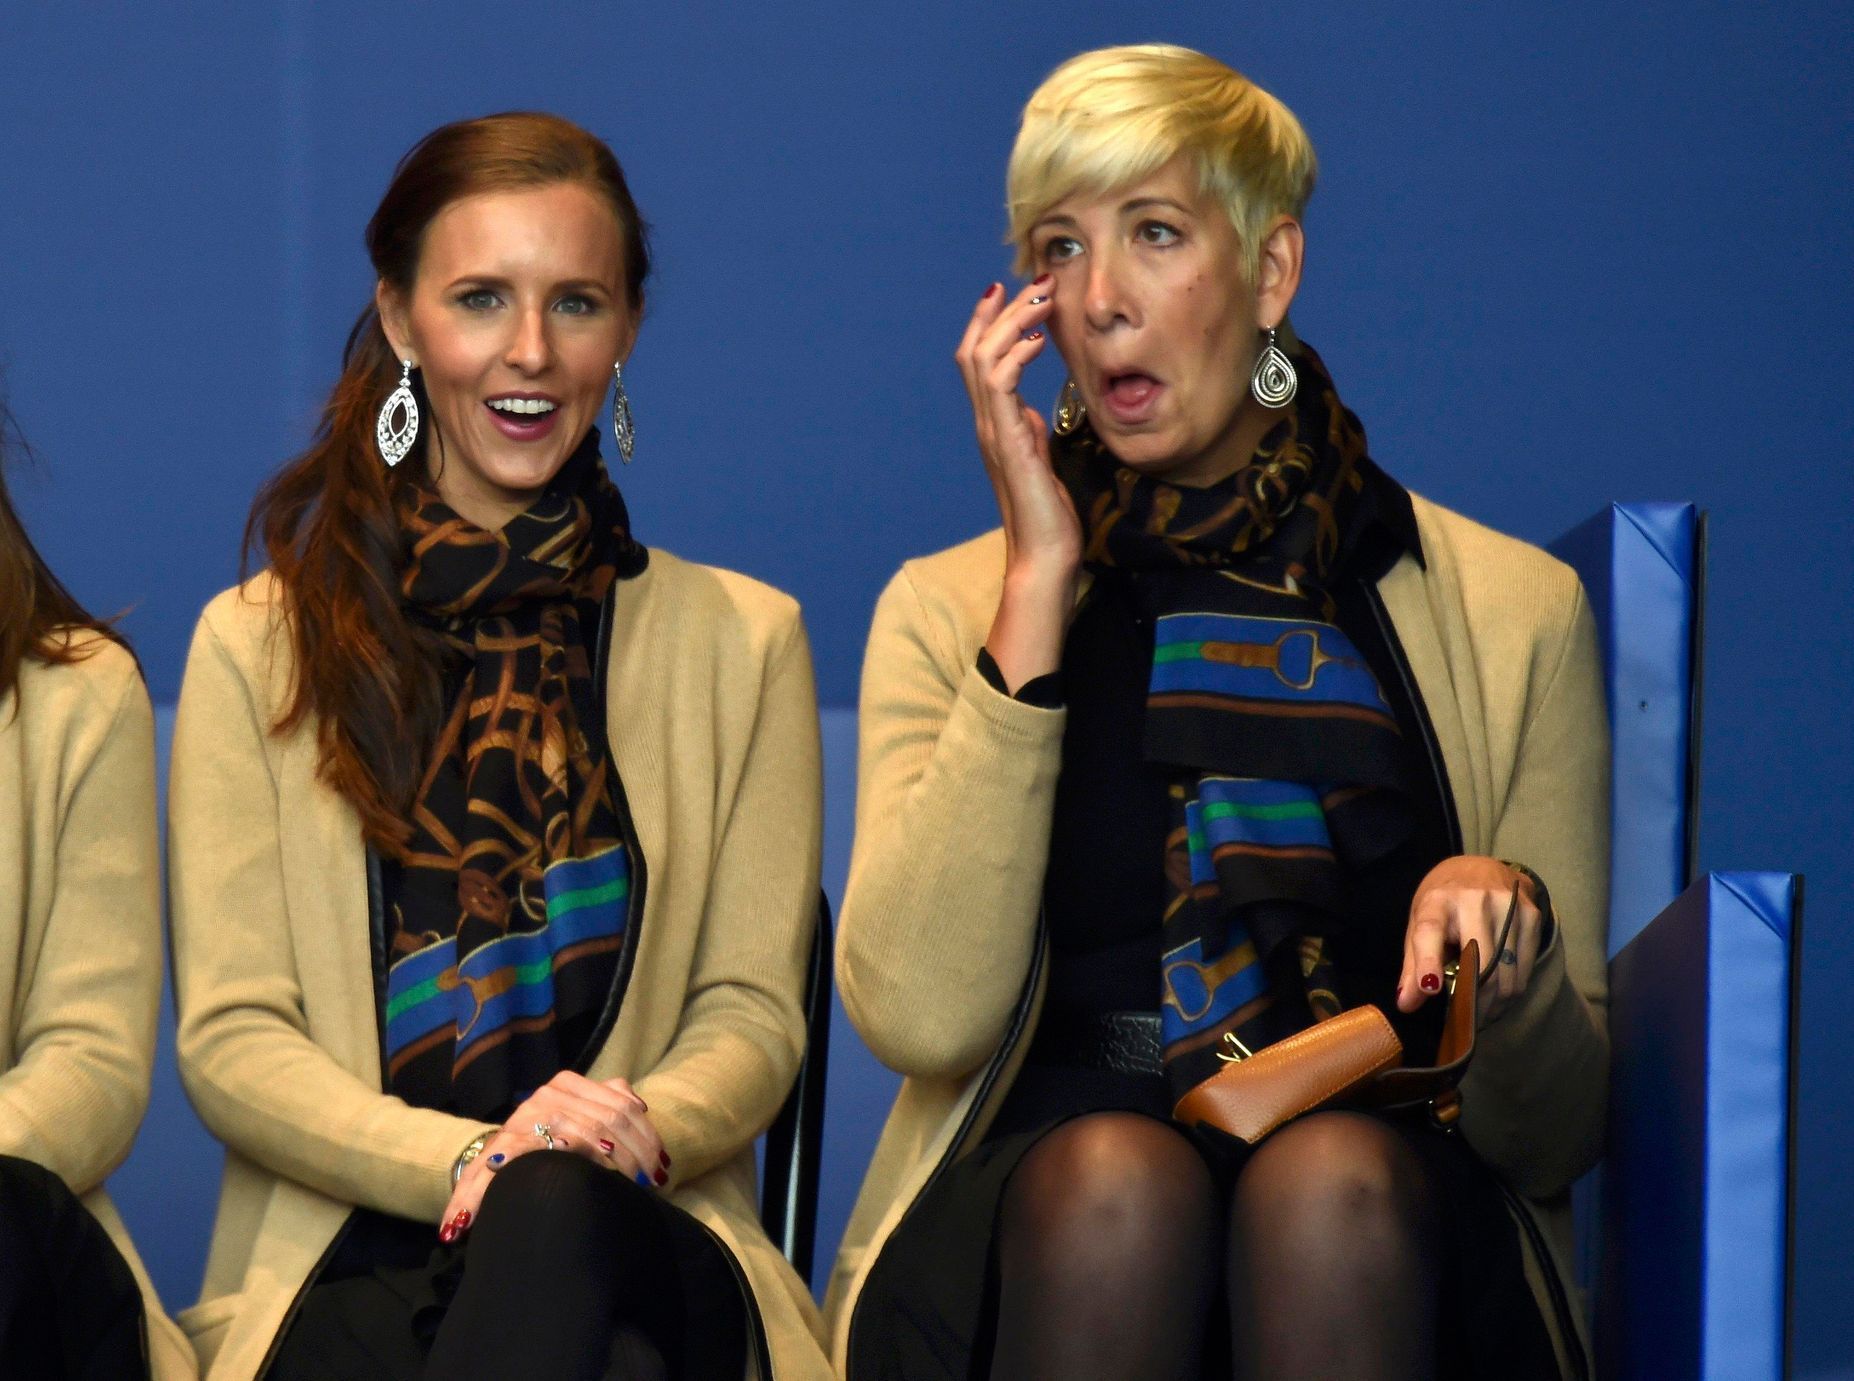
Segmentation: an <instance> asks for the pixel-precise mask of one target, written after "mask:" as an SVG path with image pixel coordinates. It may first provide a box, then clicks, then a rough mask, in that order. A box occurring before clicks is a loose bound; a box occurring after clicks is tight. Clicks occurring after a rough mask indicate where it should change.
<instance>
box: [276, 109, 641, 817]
mask: <svg viewBox="0 0 1854 1381" xmlns="http://www.w3.org/2000/svg"><path fill="white" fill-rule="evenodd" d="M558 183H577V184H579V185H581V186H584V187H587V188H588V189H590V190H591V191H593V192H595V193H597V194H598V195H599V196H601V197H603V198H604V199H605V201H606V202H607V203H608V204H609V205H610V206H611V208H612V210H613V211H614V212H615V213H616V215H617V217H618V223H619V227H620V229H621V231H622V238H623V241H624V256H625V263H624V272H625V291H626V295H627V296H628V298H629V299H630V304H631V307H632V309H633V310H634V311H641V310H642V307H643V291H644V280H645V278H646V277H648V275H649V272H650V248H649V228H648V227H647V226H646V225H645V224H644V221H643V219H642V218H641V217H640V216H639V214H638V210H637V204H636V203H635V202H634V201H633V200H632V199H631V191H630V188H629V187H628V186H627V185H626V184H625V179H624V171H623V169H621V168H620V167H619V165H618V160H617V159H616V158H615V157H614V156H613V154H612V151H611V150H610V149H609V148H607V147H606V145H605V144H604V142H603V141H602V140H600V139H598V138H597V137H596V136H594V135H592V134H589V133H588V132H587V131H585V130H583V129H581V128H580V127H579V126H578V125H576V124H574V123H572V122H571V121H570V120H564V119H561V118H560V117H559V116H557V115H546V114H539V113H535V112H528V111H512V112H508V113H505V114H501V115H486V116H483V117H481V118H480V119H475V120H461V121H458V122H457V123H455V124H449V125H444V126H442V127H441V128H439V129H435V130H433V131H432V132H431V133H430V134H428V135H426V136H425V137H424V138H423V139H421V140H419V142H418V143H417V144H415V145H413V147H412V149H411V151H410V152H409V153H407V154H406V156H405V157H404V158H402V159H400V160H399V166H398V167H397V168H395V169H394V171H393V177H392V181H391V182H390V183H389V184H388V186H387V189H386V194H385V195H384V196H383V197H381V199H380V205H379V207H378V209H377V210H375V212H374V213H373V219H372V220H370V221H369V222H368V223H367V254H368V257H369V258H370V259H371V260H372V262H373V268H374V272H375V274H376V275H377V276H378V277H379V278H380V279H381V280H382V281H383V282H385V283H386V284H387V285H388V286H390V287H392V288H394V289H397V290H398V291H400V292H403V293H409V292H410V291H411V289H412V284H413V280H414V279H415V278H416V277H417V274H418V261H419V253H420V250H421V248H422V247H423V243H424V238H425V232H426V230H427V229H428V228H429V227H430V225H431V223H432V221H433V220H435V219H436V218H437V216H438V213H439V212H441V211H443V210H444V208H445V207H447V206H449V205H451V204H452V203H453V202H456V201H459V200H461V199H463V198H465V197H470V196H476V195H480V194H482V193H486V192H503V191H515V190H520V189H524V188H534V187H546V186H552V185H555V184H558ZM398 382H399V362H398V360H397V359H395V358H394V356H393V351H392V347H391V346H390V345H389V344H388V343H387V339H386V335H385V333H384V331H382V329H381V327H380V318H379V315H378V313H377V311H376V310H375V308H374V305H373V303H372V302H371V301H369V302H368V304H367V306H366V308H365V309H364V310H363V311H362V312H361V314H360V318H359V319H358V320H357V321H356V322H355V323H354V329H353V330H352V331H350V332H349V333H348V341H347V345H346V347H345V348H344V349H343V351H342V356H341V377H340V378H339V379H338V380H337V381H336V382H335V386H334V388H333V390H332V391H331V392H330V393H329V396H328V401H327V403H326V404H325V405H324V406H323V409H322V418H321V423H320V425H319V426H318V428H317V430H316V435H315V439H314V442H313V444H311V445H310V447H309V449H308V450H306V451H305V452H303V453H302V454H301V455H300V456H298V457H296V459H294V460H292V461H291V462H290V463H289V464H287V465H286V466H284V468H283V469H282V470H280V471H279V472H278V473H277V474H275V475H274V476H272V477H271V479H270V480H269V481H268V482H266V483H265V485H264V487H263V488H262V489H260V490H259V491H258V495H257V499H256V501H255V502H254V503H253V505H252V508H251V518H250V521H249V522H248V523H247V524H246V526H245V539H244V569H245V570H246V571H247V572H248V571H249V570H250V568H251V565H252V557H253V554H254V553H255V552H257V551H258V550H259V549H261V550H262V552H263V555H264V557H265V559H266V561H267V563H268V565H269V567H270V570H271V573H272V574H273V576H274V577H275V579H276V580H277V582H278V584H279V585H280V586H281V596H282V607H283V613H284V618H285V619H286V621H287V626H288V628H289V632H290V637H291V639H292V642H293V644H294V648H295V653H296V658H295V660H296V679H295V684H294V686H293V687H292V689H291V694H290V699H289V701H288V703H287V704H286V705H285V706H284V708H283V711H282V713H281V714H280V715H279V717H278V719H277V722H276V723H275V724H274V725H273V726H272V727H273V729H274V731H275V732H278V733H285V732H288V731H289V730H291V729H293V728H295V727H296V726H298V725H300V724H301V723H302V722H303V721H304V720H305V719H306V718H308V717H310V716H312V715H313V716H314V717H315V720H316V737H317V767H318V770H319V772H320V773H321V776H322V778H323V780H324V781H326V782H327V783H328V784H329V785H330V786H332V787H333V788H334V789H335V790H336V791H338V792H339V793H340V794H341V795H342V796H343V797H344V798H345V799H346V800H347V801H348V802H349V803H350V804H351V805H352V806H353V807H354V809H355V810H356V811H357V812H358V813H359V815H360V819H361V828H362V832H363V834H364V835H365V837H366V838H367V840H368V842H369V843H372V844H374V845H377V846H381V847H384V848H387V849H389V850H393V849H396V848H397V847H398V846H399V845H400V844H401V843H402V842H403V841H404V840H405V838H406V837H407V834H408V826H407V825H406V823H405V819H404V817H405V814H406V812H407V810H408V809H409V807H410V805H411V802H412V800H413V797H414V795H415V793H416V791H417V788H418V785H419V780H420V776H421V774H422V773H423V770H424V766H425V761H424V760H425V757H426V755H427V753H428V751H429V749H430V745H431V744H432V743H434V742H435V741H436V739H437V736H438V734H439V732H440V730H441V729H442V727H443V720H444V714H445V709H446V707H445V706H444V705H443V703H442V684H441V683H442V668H443V662H442V656H443V654H442V647H441V645H440V643H439V642H438V640H437V639H436V637H435V636H434V635H432V634H431V633H429V632H428V631H426V630H424V629H422V628H420V627H419V626H417V625H416V624H415V623H414V622H413V621H412V620H411V619H410V618H408V617H407V615H406V611H405V608H404V606H403V602H402V599H401V596H400V590H399V576H400V572H401V567H402V564H403V563H402V560H401V555H400V536H399V522H398V519H397V516H396V512H395V508H396V502H397V500H398V498H399V496H400V494H401V493H402V492H403V491H404V490H405V488H406V487H407V486H408V485H410V484H412V483H415V482H416V477H419V476H422V475H423V474H424V473H425V457H426V452H427V444H428V438H429V436H430V434H431V428H432V427H433V426H434V425H435V422H433V421H432V420H431V418H432V410H431V408H430V407H429V406H428V405H426V401H425V398H424V395H423V389H422V388H420V389H419V390H418V393H419V402H420V410H421V412H422V413H423V414H424V416H425V418H426V419H427V421H426V425H425V427H424V428H422V429H421V434H420V437H419V440H418V441H417V443H416V444H415V446H414V447H413V449H412V451H411V452H410V454H408V455H407V456H406V458H405V460H404V461H402V462H401V463H400V464H399V465H398V466H397V467H396V468H395V469H392V470H388V469H387V468H386V466H385V464H384V463H383V462H382V460H381V458H380V454H379V451H378V449H377V447H376V443H375V440H374V423H375V419H376V417H377V415H378V413H379V410H380V407H381V405H382V404H383V403H384V402H385V401H386V397H387V395H388V394H389V393H391V392H392V390H393V389H394V388H395V387H397V385H398Z"/></svg>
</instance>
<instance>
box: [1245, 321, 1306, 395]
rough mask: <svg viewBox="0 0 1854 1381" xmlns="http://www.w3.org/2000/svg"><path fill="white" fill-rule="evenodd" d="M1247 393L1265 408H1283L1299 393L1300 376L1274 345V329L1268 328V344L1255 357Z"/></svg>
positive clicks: (1291, 363) (1292, 363) (1291, 362)
mask: <svg viewBox="0 0 1854 1381" xmlns="http://www.w3.org/2000/svg"><path fill="white" fill-rule="evenodd" d="M1249 391H1250V392H1251V393H1253V394H1254V395H1255V401H1256V402H1258V403H1260V404H1261V405H1262V406H1263V407H1265V408H1284V407H1286V406H1287V405H1288V404H1289V403H1291V402H1293V401H1294V395H1295V394H1296V393H1298V392H1299V391H1300V376H1299V375H1298V374H1296V373H1295V372H1294V362H1293V361H1292V360H1290V359H1289V358H1288V357H1287V356H1286V355H1284V354H1282V353H1281V350H1280V348H1279V347H1278V346H1276V344H1275V328H1274V327H1272V326H1270V327H1269V328H1268V344H1267V345H1266V346H1264V347H1263V349H1262V353H1261V354H1259V355H1257V356H1256V357H1255V370H1254V372H1253V373H1251V374H1250V375H1249Z"/></svg>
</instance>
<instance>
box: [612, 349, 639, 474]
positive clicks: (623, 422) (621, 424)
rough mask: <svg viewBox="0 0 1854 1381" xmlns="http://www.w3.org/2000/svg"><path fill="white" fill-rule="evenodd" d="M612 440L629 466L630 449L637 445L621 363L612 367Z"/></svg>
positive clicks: (635, 429) (635, 430)
mask: <svg viewBox="0 0 1854 1381" xmlns="http://www.w3.org/2000/svg"><path fill="white" fill-rule="evenodd" d="M612 440H613V441H615V442H617V443H618V454H619V455H620V456H621V457H623V459H624V463H625V464H626V465H629V464H630V463H631V451H632V448H633V447H635V446H636V445H637V428H636V427H635V426H634V425H633V423H632V421H631V399H630V397H629V396H628V395H627V394H626V393H625V391H624V365H623V363H622V362H621V363H618V364H614V365H613V366H612Z"/></svg>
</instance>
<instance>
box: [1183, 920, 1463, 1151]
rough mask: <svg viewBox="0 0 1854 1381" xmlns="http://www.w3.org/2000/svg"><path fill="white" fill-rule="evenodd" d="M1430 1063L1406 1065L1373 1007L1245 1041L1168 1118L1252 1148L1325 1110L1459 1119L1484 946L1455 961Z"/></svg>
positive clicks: (1448, 1120) (1445, 1123) (1447, 1123)
mask: <svg viewBox="0 0 1854 1381" xmlns="http://www.w3.org/2000/svg"><path fill="white" fill-rule="evenodd" d="M1457 964H1458V972H1459V973H1460V974H1461V976H1462V979H1463V980H1464V981H1458V982H1455V983H1454V985H1453V987H1452V989H1451V991H1450V993H1449V999H1448V1013H1447V1015H1446V1017H1444V1019H1443V1023H1442V1040H1441V1043H1440V1044H1439V1046H1438V1047H1437V1050H1436V1062H1435V1064H1434V1065H1429V1066H1421V1067H1414V1068H1413V1067H1408V1066H1405V1065H1404V1063H1403V1042H1402V1041H1400V1040H1398V1039H1397V1033H1396V1032H1395V1031H1393V1030H1392V1029H1391V1024H1390V1021H1389V1019H1388V1018H1386V1017H1385V1015H1384V1013H1383V1012H1381V1011H1379V1010H1378V1009H1377V1008H1376V1007H1374V1006H1364V1007H1353V1008H1351V1009H1349V1010H1348V1011H1344V1012H1341V1013H1340V1014H1339V1015H1338V1016H1336V1017H1330V1018H1328V1019H1327V1020H1325V1021H1322V1022H1317V1023H1315V1024H1314V1025H1312V1026H1309V1027H1308V1028H1307V1029H1306V1030H1305V1031H1301V1032H1297V1033H1296V1034H1294V1035H1292V1036H1289V1037H1288V1038H1287V1039H1286V1040H1283V1041H1277V1042H1275V1044H1273V1045H1270V1046H1265V1047H1264V1048H1263V1049H1261V1050H1258V1051H1256V1052H1255V1053H1254V1054H1249V1053H1248V1052H1247V1051H1245V1050H1243V1049H1242V1048H1241V1046H1240V1045H1237V1044H1236V1042H1235V1041H1234V1040H1233V1039H1231V1038H1228V1037H1226V1039H1229V1040H1230V1043H1231V1044H1232V1045H1235V1046H1236V1049H1235V1051H1234V1052H1233V1053H1231V1054H1229V1055H1226V1056H1223V1057H1222V1058H1223V1059H1224V1060H1225V1061H1226V1063H1225V1064H1224V1066H1223V1068H1222V1069H1220V1070H1218V1071H1217V1073H1215V1074H1214V1075H1212V1076H1211V1077H1210V1078H1208V1079H1206V1080H1204V1082H1203V1083H1201V1084H1199V1085H1198V1086H1197V1087H1196V1088H1194V1089H1192V1090H1191V1091H1190V1092H1188V1093H1186V1094H1185V1096H1184V1097H1183V1098H1180V1099H1179V1100H1178V1105H1177V1106H1176V1107H1175V1108H1173V1109H1172V1117H1173V1118H1174V1119H1175V1120H1177V1121H1179V1122H1182V1123H1184V1124H1185V1125H1186V1126H1207V1127H1214V1128H1216V1129H1217V1130H1219V1131H1222V1132H1227V1133H1229V1135H1231V1136H1233V1137H1237V1138H1240V1139H1241V1140H1243V1141H1246V1142H1248V1143H1249V1144H1250V1145H1254V1144H1255V1143H1256V1142H1259V1141H1260V1140H1261V1139H1262V1138H1263V1137H1265V1136H1267V1135H1268V1134H1269V1133H1270V1132H1272V1131H1274V1130H1275V1129H1276V1128H1278V1127H1280V1126H1281V1125H1283V1124H1284V1123H1287V1122H1291V1121H1292V1120H1293V1119H1295V1118H1296V1117H1299V1116H1301V1115H1302V1114H1303V1113H1310V1112H1317V1111H1319V1110H1320V1109H1322V1108H1331V1107H1354V1108H1371V1109H1375V1110H1378V1111H1384V1112H1391V1111H1404V1110H1410V1109H1420V1108H1424V1107H1427V1109H1428V1112H1429V1116H1430V1117H1431V1118H1432V1119H1433V1120H1434V1121H1435V1122H1436V1123H1437V1125H1439V1126H1444V1127H1446V1126H1450V1125H1452V1124H1453V1123H1454V1121H1455V1119H1456V1118H1457V1117H1459V1116H1460V1115H1461V1091H1460V1084H1461V1076H1462V1075H1463V1074H1465V1073H1467V1070H1468V1061H1469V1059H1471V1058H1472V1057H1473V1055H1474V1033H1475V1029H1476V1027H1477V1026H1478V1025H1479V1021H1480V1002H1479V997H1480V983H1479V982H1477V981H1476V979H1477V978H1478V977H1479V975H1480V972H1481V965H1480V946H1479V945H1478V944H1476V943H1475V942H1474V941H1472V940H1470V941H1468V943H1467V944H1466V945H1464V946H1463V947H1462V950H1461V957H1460V959H1459V960H1458V961H1457Z"/></svg>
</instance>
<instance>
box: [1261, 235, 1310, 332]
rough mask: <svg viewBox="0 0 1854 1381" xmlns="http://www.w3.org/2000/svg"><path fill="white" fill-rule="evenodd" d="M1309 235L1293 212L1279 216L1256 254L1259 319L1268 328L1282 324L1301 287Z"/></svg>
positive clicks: (1264, 327) (1263, 327)
mask: <svg viewBox="0 0 1854 1381" xmlns="http://www.w3.org/2000/svg"><path fill="white" fill-rule="evenodd" d="M1306 252H1307V237H1306V234H1305V232H1303V231H1302V230H1301V228H1300V222H1299V221H1297V220H1295V219H1294V218H1293V217H1292V216H1277V217H1275V220H1274V224H1272V225H1270V226H1269V227H1268V233H1267V234H1265V235H1263V236H1262V244H1261V252H1260V253H1259V254H1258V255H1257V256H1256V270H1255V320H1256V324H1257V325H1258V326H1260V327H1261V328H1262V329H1263V330H1264V331H1266V330H1268V329H1269V328H1270V327H1275V326H1279V325H1280V324H1281V323H1282V321H1283V320H1284V319H1286V317H1287V314H1288V308H1289V307H1290V306H1292V305H1293V303H1294V294H1295V293H1297V292H1299V291H1300V269H1301V262H1302V260H1303V258H1304V257H1305V255H1306Z"/></svg>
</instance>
